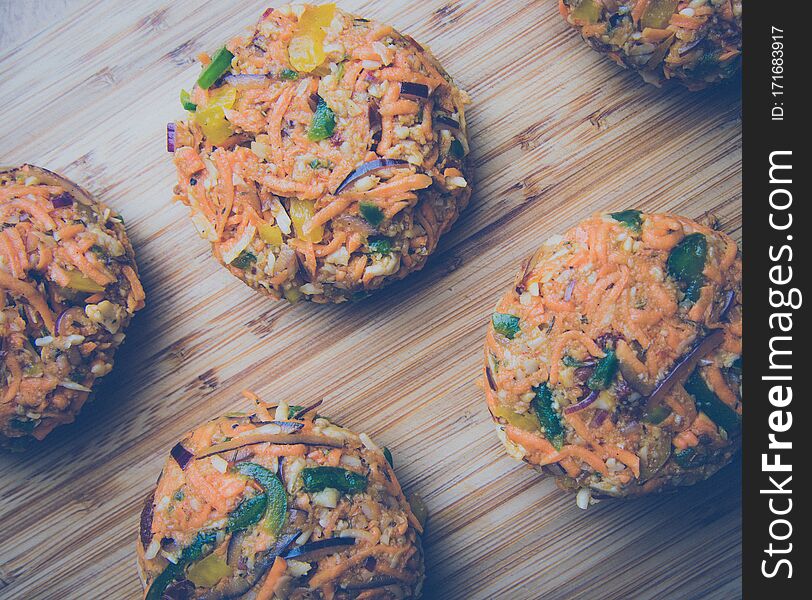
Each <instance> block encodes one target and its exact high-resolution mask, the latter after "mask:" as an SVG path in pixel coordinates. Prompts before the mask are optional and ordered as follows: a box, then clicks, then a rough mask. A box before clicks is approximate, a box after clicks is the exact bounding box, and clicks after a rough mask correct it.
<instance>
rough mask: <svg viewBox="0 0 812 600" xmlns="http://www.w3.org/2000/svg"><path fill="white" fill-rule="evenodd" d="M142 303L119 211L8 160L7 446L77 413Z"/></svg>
mask: <svg viewBox="0 0 812 600" xmlns="http://www.w3.org/2000/svg"><path fill="white" fill-rule="evenodd" d="M143 306H144V290H143V288H142V287H141V283H140V282H139V280H138V270H137V267H136V264H135V255H134V254H133V249H132V246H130V242H129V240H128V239H127V234H126V232H125V231H124V224H123V222H122V220H121V218H120V217H119V216H118V215H116V214H115V213H113V212H112V211H111V210H110V208H108V207H107V206H105V205H104V204H100V203H98V202H95V201H94V200H93V199H92V198H91V197H90V196H89V195H88V194H87V192H85V191H84V190H82V189H81V188H79V187H77V186H76V185H74V184H72V183H71V182H69V181H67V180H66V179H64V178H62V177H60V176H58V175H56V174H54V173H51V172H50V171H46V170H45V169H41V168H39V167H34V166H32V165H23V166H22V167H19V168H3V169H0V344H2V346H1V347H0V350H2V352H1V353H0V369H2V371H0V446H16V445H17V443H18V442H21V441H22V440H21V439H19V438H25V437H28V436H33V437H34V438H37V439H40V440H41V439H42V438H44V437H45V436H46V435H47V434H48V433H49V432H50V431H51V430H52V429H53V428H54V427H56V426H57V425H59V424H61V423H69V422H71V421H72V420H73V418H74V416H75V415H76V414H77V413H78V412H79V410H80V409H81V407H82V404H84V402H85V401H86V400H87V398H88V395H89V394H90V392H91V391H92V387H93V382H94V381H95V380H96V378H98V377H101V376H103V375H106V374H107V373H109V372H110V370H111V369H112V368H113V355H114V354H115V351H116V348H118V346H119V344H121V342H122V341H123V339H124V329H125V328H126V326H127V324H128V323H129V321H130V318H131V317H132V315H133V314H134V313H135V311H137V310H138V309H140V308H142V307H143Z"/></svg>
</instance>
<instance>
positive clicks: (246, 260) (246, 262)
mask: <svg viewBox="0 0 812 600" xmlns="http://www.w3.org/2000/svg"><path fill="white" fill-rule="evenodd" d="M255 262H257V257H256V256H254V255H253V254H251V253H250V252H246V251H245V250H243V251H242V252H240V253H239V254H238V255H237V258H235V259H234V260H232V261H231V266H232V267H237V268H238V269H247V268H248V267H250V266H251V265H253V264H254V263H255Z"/></svg>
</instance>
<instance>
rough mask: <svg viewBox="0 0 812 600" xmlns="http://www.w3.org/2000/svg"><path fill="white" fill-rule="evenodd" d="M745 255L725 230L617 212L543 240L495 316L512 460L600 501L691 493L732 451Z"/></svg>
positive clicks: (496, 399)
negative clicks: (678, 490)
mask: <svg viewBox="0 0 812 600" xmlns="http://www.w3.org/2000/svg"><path fill="white" fill-rule="evenodd" d="M741 298H742V296H741V259H740V256H739V253H738V248H737V246H736V243H735V242H734V241H733V240H732V239H731V238H730V237H729V236H727V235H725V234H724V233H721V232H719V231H716V230H714V229H712V228H710V227H707V226H704V225H700V224H699V223H696V222H694V221H691V220H689V219H685V218H683V217H678V216H674V215H668V214H644V213H641V212H639V211H636V210H627V211H622V212H617V213H611V214H601V215H597V216H594V217H592V218H591V219H587V220H586V221H583V222H582V223H580V224H578V225H577V226H576V227H574V228H572V229H570V230H569V231H567V232H566V233H565V234H564V236H563V237H562V236H555V237H554V238H552V239H550V240H548V241H547V242H546V243H545V244H544V245H543V246H542V247H541V248H539V250H538V251H537V252H536V253H535V255H534V256H533V257H532V259H531V260H529V261H528V262H527V263H526V266H525V267H524V268H523V269H522V271H521V272H520V273H519V275H518V276H517V278H516V281H515V284H514V286H513V287H512V288H511V289H510V291H509V292H508V293H507V294H506V295H505V296H504V297H503V298H502V300H501V301H500V302H499V304H498V306H497V308H496V312H495V313H494V314H493V318H492V321H491V325H490V328H489V330H488V336H487V342H486V346H485V367H484V370H485V373H484V374H485V377H484V387H485V391H486V396H487V401H488V407H489V409H490V412H491V414H492V416H493V419H494V421H495V422H496V424H497V433H498V435H499V437H500V438H501V440H502V442H503V443H504V444H505V446H506V448H507V450H508V453H509V454H510V455H511V456H513V457H515V458H517V459H521V460H524V461H525V462H527V463H529V464H531V465H533V466H536V467H546V470H547V471H550V472H552V473H554V474H555V475H557V477H558V479H559V483H561V484H562V486H563V487H565V488H567V489H573V490H579V497H578V503H579V506H582V507H583V508H585V507H586V505H587V504H588V502H589V499H590V495H591V493H592V492H593V491H594V492H596V495H610V496H626V495H636V494H644V493H647V492H651V491H655V490H658V489H661V488H663V487H665V486H677V485H687V484H692V483H694V482H696V481H698V480H701V479H705V478H706V477H709V476H710V475H711V474H713V473H714V472H716V471H717V470H718V469H719V468H720V467H722V466H723V465H725V464H726V463H728V462H729V461H730V459H731V457H732V455H733V454H734V453H735V452H736V450H737V449H738V448H739V446H740V430H741V408H742V405H741V390H740V385H741V333H742V309H741Z"/></svg>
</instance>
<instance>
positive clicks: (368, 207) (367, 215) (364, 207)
mask: <svg viewBox="0 0 812 600" xmlns="http://www.w3.org/2000/svg"><path fill="white" fill-rule="evenodd" d="M358 212H360V213H361V216H362V217H364V220H365V221H366V222H367V223H369V224H370V225H372V226H373V227H377V226H378V225H380V224H381V221H383V211H382V210H381V209H380V208H379V207H378V205H377V204H373V203H372V202H360V203H359V204H358Z"/></svg>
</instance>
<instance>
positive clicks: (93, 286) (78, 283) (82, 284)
mask: <svg viewBox="0 0 812 600" xmlns="http://www.w3.org/2000/svg"><path fill="white" fill-rule="evenodd" d="M67 276H68V281H69V283H68V285H67V287H68V288H69V289H72V290H76V291H77V292H88V293H96V292H103V291H104V286H103V285H99V284H98V283H96V282H95V281H93V280H92V279H89V278H88V277H85V276H84V275H82V274H81V273H80V272H79V271H67Z"/></svg>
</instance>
